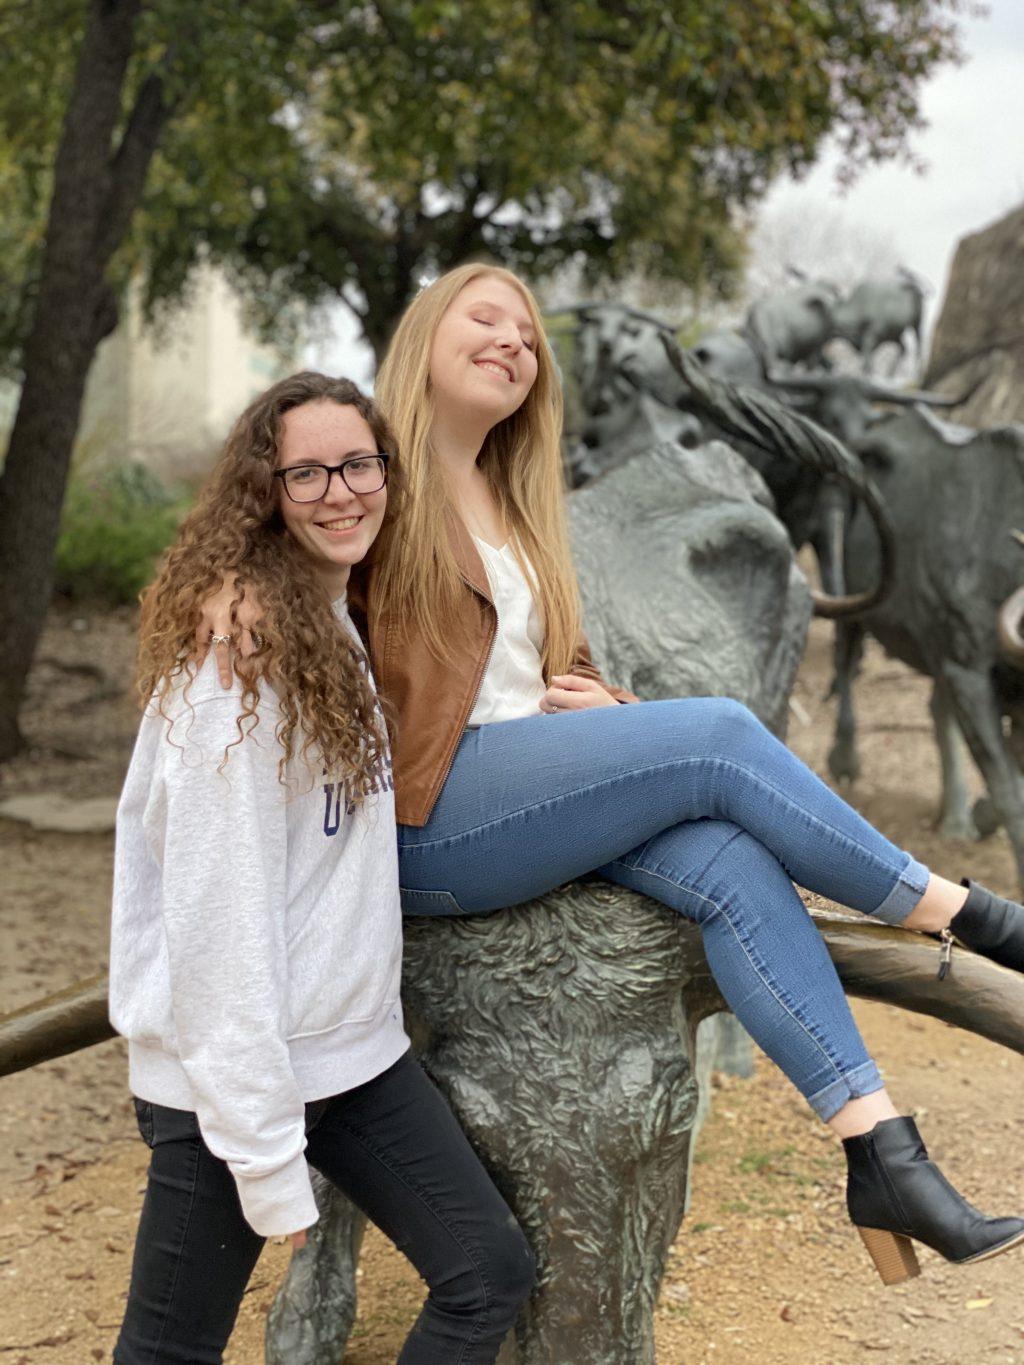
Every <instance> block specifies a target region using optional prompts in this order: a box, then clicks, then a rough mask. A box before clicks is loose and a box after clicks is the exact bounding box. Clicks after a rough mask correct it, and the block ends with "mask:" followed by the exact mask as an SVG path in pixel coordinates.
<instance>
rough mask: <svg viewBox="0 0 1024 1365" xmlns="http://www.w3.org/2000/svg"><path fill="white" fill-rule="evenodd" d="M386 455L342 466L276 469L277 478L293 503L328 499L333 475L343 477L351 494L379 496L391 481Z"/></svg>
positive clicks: (356, 459)
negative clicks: (281, 481) (374, 494)
mask: <svg viewBox="0 0 1024 1365" xmlns="http://www.w3.org/2000/svg"><path fill="white" fill-rule="evenodd" d="M389 459H390V456H388V455H385V454H384V453H383V452H378V454H376V455H355V456H353V458H352V459H350V460H343V461H342V462H341V464H293V465H291V466H290V467H289V468H288V469H275V470H274V478H275V479H281V480H283V482H284V491H285V492H286V493H287V494H288V496H289V497H290V498H291V500H292V502H319V501H320V499H321V498H325V497H326V496H327V490H328V488H330V486H331V475H332V474H340V475H341V479H342V482H343V483H344V485H345V487H346V488H347V489H348V490H349V492H351V493H379V492H380V490H381V489H382V488H383V487H384V485H385V484H386V483H387V481H388V460H389Z"/></svg>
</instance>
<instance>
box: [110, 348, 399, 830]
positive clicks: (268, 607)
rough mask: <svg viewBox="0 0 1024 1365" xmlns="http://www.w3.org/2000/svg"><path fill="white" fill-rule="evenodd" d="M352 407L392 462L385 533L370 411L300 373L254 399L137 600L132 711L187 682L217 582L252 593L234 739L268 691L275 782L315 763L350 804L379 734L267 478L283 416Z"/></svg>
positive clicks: (370, 786)
mask: <svg viewBox="0 0 1024 1365" xmlns="http://www.w3.org/2000/svg"><path fill="white" fill-rule="evenodd" d="M310 402H331V403H339V404H344V405H351V406H352V407H354V408H355V409H356V410H357V411H358V412H359V414H360V415H361V416H362V417H363V418H364V420H365V421H366V422H367V424H368V426H369V427H370V429H371V430H372V432H373V435H374V439H375V440H376V441H377V448H378V449H379V450H381V451H386V452H387V453H388V454H389V455H390V456H391V463H390V465H389V469H388V504H387V513H386V516H385V525H386V524H387V522H388V521H389V520H391V519H392V518H394V517H396V516H397V515H398V514H399V511H400V505H401V489H402V479H401V468H400V464H399V462H398V461H397V460H396V455H395V448H394V442H393V441H392V438H391V435H390V432H389V431H388V427H387V424H386V423H385V421H384V419H383V417H382V416H381V415H380V412H379V410H378V408H377V406H376V405H375V404H374V403H373V402H371V400H370V399H368V398H367V397H366V396H365V395H364V394H362V393H361V392H360V391H359V389H358V388H357V387H356V386H355V384H353V383H352V382H351V381H350V380H348V379H333V378H330V377H328V376H327V375H322V374H316V373H314V372H312V371H308V370H307V371H303V372H302V373H300V374H295V375H292V376H291V377H290V378H288V379H283V380H281V381H280V382H279V383H277V384H275V385H273V387H271V388H270V389H268V390H267V391H266V392H265V393H262V394H260V396H259V397H258V398H255V399H254V400H253V402H252V403H251V404H250V405H249V407H248V408H247V409H246V410H245V412H243V413H242V415H241V417H239V418H238V420H237V422H236V423H235V425H234V427H233V428H232V430H231V434H230V435H229V436H228V439H227V441H226V442H225V445H224V449H223V451H222V453H221V456H220V459H219V460H218V462H217V464H216V466H215V467H214V469H213V472H212V474H211V475H210V478H209V480H208V482H207V483H206V485H205V487H204V488H203V490H202V492H201V494H200V496H199V500H198V502H197V503H196V505H195V507H194V508H193V510H192V512H191V513H190V514H189V516H188V518H187V519H186V520H185V522H184V524H183V525H182V527H181V529H180V531H179V532H178V536H177V538H176V540H175V542H174V544H173V545H172V546H171V547H170V549H169V550H168V552H167V556H166V558H165V560H164V563H163V566H162V568H161V570H160V573H159V574H158V575H157V578H156V581H155V582H154V583H153V584H152V585H151V587H150V588H148V589H147V591H146V593H145V595H144V597H143V610H142V623H141V627H140V631H139V652H138V661H137V668H136V684H137V688H138V696H139V701H140V703H141V704H142V705H143V706H146V705H147V704H148V703H149V702H150V700H151V699H152V700H154V701H155V703H156V705H157V708H158V710H160V711H161V712H162V713H163V714H164V715H165V716H166V714H167V713H166V711H164V703H165V700H166V699H167V698H168V696H169V694H170V692H171V690H172V689H173V688H174V687H175V686H176V685H177V684H178V683H180V682H182V681H183V682H185V683H186V684H187V683H188V681H189V678H190V676H191V675H192V674H193V673H194V665H191V664H190V663H189V662H188V660H189V657H190V655H191V653H192V648H193V642H194V639H195V631H196V626H197V623H198V621H199V614H200V609H201V607H202V605H203V603H204V602H205V601H206V599H207V598H208V597H209V595H210V594H211V593H212V592H215V591H216V590H217V589H218V588H219V587H220V584H221V581H222V577H223V575H224V574H231V573H233V574H235V576H236V578H237V581H238V583H239V584H240V585H241V586H243V587H245V588H247V589H252V591H253V593H254V596H255V599H256V600H257V601H258V602H259V605H260V608H261V611H262V615H261V618H260V620H259V622H258V623H257V629H258V632H259V636H260V640H261V643H260V647H259V649H258V650H257V652H256V653H255V654H254V655H253V656H252V658H250V659H242V658H239V659H237V660H236V663H235V672H236V673H237V675H238V677H239V678H240V680H241V682H242V698H241V707H240V714H239V716H238V720H237V726H236V728H237V731H238V738H237V740H234V741H232V743H231V744H229V745H228V746H227V747H226V749H225V752H224V761H225V762H226V760H227V758H228V756H229V751H230V749H231V748H233V747H234V746H235V745H236V744H239V743H241V742H242V740H243V739H244V738H245V736H246V735H247V734H249V733H250V732H251V730H252V729H253V727H254V726H256V725H257V724H258V723H259V717H258V716H257V714H256V710H257V706H258V704H259V698H260V688H261V685H262V686H267V685H268V684H267V681H266V679H268V678H270V679H272V680H273V685H274V691H275V692H276V694H277V698H278V703H279V708H280V715H281V719H280V723H279V725H278V728H277V736H276V737H277V739H278V741H279V742H280V744H281V746H282V750H283V756H282V758H281V762H280V769H279V771H280V776H281V779H282V781H284V779H285V769H286V764H287V762H288V760H289V759H290V758H291V757H292V756H293V755H294V754H295V753H297V752H300V753H301V754H302V756H303V757H304V758H307V759H308V760H310V761H312V759H313V758H314V757H315V759H316V761H317V763H322V764H323V765H324V768H325V769H326V771H328V772H329V773H330V774H331V776H332V777H336V778H337V779H339V780H341V781H342V782H344V783H345V784H346V786H347V789H348V797H349V799H350V801H351V802H352V803H353V804H358V803H359V802H360V801H361V800H362V799H363V797H364V796H366V795H367V794H368V793H369V792H371V791H373V790H374V789H375V784H376V782H377V781H378V780H379V774H380V772H381V770H382V768H383V765H384V764H385V763H386V761H387V759H386V755H387V747H388V741H387V733H386V730H385V727H384V725H383V723H382V722H381V719H380V713H379V711H378V709H377V705H376V699H375V696H374V693H373V690H372V689H371V687H370V685H369V682H368V680H367V677H366V672H365V668H364V661H363V658H362V656H361V655H360V654H358V653H357V651H356V649H355V648H354V644H353V642H352V641H351V639H350V637H349V636H348V634H347V633H346V632H345V630H344V629H343V627H342V625H341V623H340V622H339V621H338V619H337V618H336V617H335V615H334V612H333V610H332V607H331V601H330V594H329V593H328V591H327V589H326V588H325V587H324V585H323V582H322V580H321V579H320V577H319V576H318V574H317V572H316V569H315V567H314V565H313V564H312V562H311V560H310V557H309V555H308V554H307V553H306V551H305V550H304V549H302V547H301V546H299V545H298V544H297V543H296V541H295V540H294V539H293V538H292V536H291V535H290V533H289V532H288V531H287V529H286V528H285V525H284V521H283V519H282V517H281V513H280V509H279V501H278V499H279V496H280V495H279V491H278V487H277V484H278V480H277V479H275V478H274V471H275V469H276V468H277V459H278V453H279V448H280V441H281V422H282V418H283V417H284V415H285V413H286V412H289V411H290V410H291V409H292V408H297V407H300V406H301V405H302V404H303V403H310Z"/></svg>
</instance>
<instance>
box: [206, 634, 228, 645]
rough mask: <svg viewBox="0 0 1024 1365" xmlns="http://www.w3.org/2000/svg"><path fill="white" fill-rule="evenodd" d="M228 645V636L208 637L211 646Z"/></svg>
mask: <svg viewBox="0 0 1024 1365" xmlns="http://www.w3.org/2000/svg"><path fill="white" fill-rule="evenodd" d="M230 643H231V636H230V635H211V636H210V644H211V645H229V644H230Z"/></svg>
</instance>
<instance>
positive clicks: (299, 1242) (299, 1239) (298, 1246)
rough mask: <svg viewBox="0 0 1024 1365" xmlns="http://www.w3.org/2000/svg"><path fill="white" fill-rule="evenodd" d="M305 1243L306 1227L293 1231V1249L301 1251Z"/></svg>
mask: <svg viewBox="0 0 1024 1365" xmlns="http://www.w3.org/2000/svg"><path fill="white" fill-rule="evenodd" d="M305 1245H306V1229H305V1228H303V1229H302V1231H301V1232H293V1233H292V1251H301V1250H302V1248H303V1247H304V1246H305Z"/></svg>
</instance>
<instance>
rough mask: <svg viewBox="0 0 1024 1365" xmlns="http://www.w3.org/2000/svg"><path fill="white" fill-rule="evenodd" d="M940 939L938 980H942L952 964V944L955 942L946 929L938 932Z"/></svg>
mask: <svg viewBox="0 0 1024 1365" xmlns="http://www.w3.org/2000/svg"><path fill="white" fill-rule="evenodd" d="M939 938H940V939H941V940H942V956H941V957H940V958H939V980H940V981H944V980H945V979H946V977H947V976H948V975H949V973H950V970H951V968H952V966H953V944H954V943H955V942H956V940H955V939H954V937H953V935H952V933H951V932H950V931H949V930H948V929H943V930H942V931H941V932H940V933H939Z"/></svg>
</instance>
